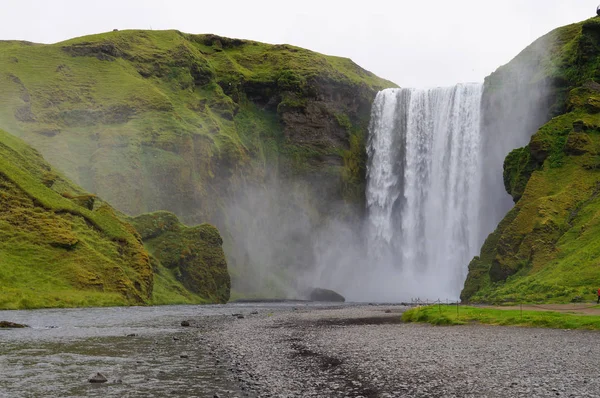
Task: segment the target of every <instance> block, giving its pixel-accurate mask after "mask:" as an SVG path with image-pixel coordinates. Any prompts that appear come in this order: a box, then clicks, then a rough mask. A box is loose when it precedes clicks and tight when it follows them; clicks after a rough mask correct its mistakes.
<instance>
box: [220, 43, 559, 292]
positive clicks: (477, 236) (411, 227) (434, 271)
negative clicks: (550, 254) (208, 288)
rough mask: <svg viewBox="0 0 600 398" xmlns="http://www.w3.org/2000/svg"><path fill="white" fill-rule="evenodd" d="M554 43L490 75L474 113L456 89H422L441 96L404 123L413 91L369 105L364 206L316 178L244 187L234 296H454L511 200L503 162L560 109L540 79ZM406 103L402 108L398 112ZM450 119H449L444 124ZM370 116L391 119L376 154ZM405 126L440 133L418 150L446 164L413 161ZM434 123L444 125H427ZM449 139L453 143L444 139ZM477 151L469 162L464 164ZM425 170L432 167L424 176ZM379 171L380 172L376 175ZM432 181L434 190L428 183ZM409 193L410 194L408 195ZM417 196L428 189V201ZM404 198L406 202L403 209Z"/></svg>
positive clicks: (233, 218) (235, 206)
mask: <svg viewBox="0 0 600 398" xmlns="http://www.w3.org/2000/svg"><path fill="white" fill-rule="evenodd" d="M551 43H552V35H551V34H550V35H547V36H545V37H543V38H541V39H540V40H538V41H536V42H535V43H534V44H532V45H531V46H529V47H528V48H527V49H525V50H524V51H523V52H522V53H521V54H519V55H518V56H517V57H516V58H515V59H514V60H513V61H512V62H511V63H510V64H508V65H506V66H503V67H501V68H499V69H498V70H497V71H496V72H494V73H493V74H492V75H491V76H489V77H487V78H486V82H485V85H484V86H483V87H484V90H483V93H480V94H479V96H480V97H479V98H480V99H474V100H473V101H476V102H471V105H469V106H470V107H471V109H472V111H464V109H463V110H460V109H462V107H464V105H460V106H458V107H457V106H454V105H452V104H451V103H450V101H454V98H455V96H456V95H458V94H457V93H454V94H452V95H450V94H449V93H450V92H449V91H447V89H430V90H424V91H417V93H420V92H421V93H428V94H426V95H428V96H431V97H430V99H428V100H427V101H434V100H435V101H438V102H439V101H441V102H440V103H439V104H438V105H437V106H438V108H439V109H438V110H436V111H434V112H433V114H432V116H431V117H432V119H431V120H428V119H418V118H417V119H414V118H413V119H414V120H413V119H409V116H408V113H409V109H410V108H411V107H413V108H414V105H407V104H408V103H409V102H410V96H411V95H415V94H414V93H415V91H414V90H405V91H403V92H400V91H398V94H395V93H394V94H393V96H396V98H395V99H394V101H398V105H395V103H394V104H393V105H392V106H391V107H388V108H387V110H386V111H385V112H383V111H382V110H381V109H380V110H377V109H376V108H377V106H381V104H380V103H379V105H378V102H377V100H376V102H375V104H374V108H373V112H372V116H371V117H372V120H371V127H370V130H369V141H370V142H369V149H368V152H369V168H370V171H369V175H368V177H367V192H366V195H367V197H366V204H365V205H363V206H364V207H363V208H362V209H357V208H356V207H352V206H350V207H349V205H348V204H347V203H344V202H342V201H340V200H339V195H338V196H337V199H336V195H335V192H327V188H326V187H325V186H324V185H323V184H321V183H317V182H315V181H312V182H311V181H307V180H297V181H292V180H289V179H284V178H281V177H274V178H272V180H270V181H268V182H266V183H265V184H264V185H262V186H260V187H256V186H255V187H254V188H252V189H246V190H244V194H243V195H241V196H238V197H236V198H235V200H233V201H231V202H230V203H229V204H228V206H227V210H226V211H225V213H226V214H229V221H228V228H229V230H228V232H229V233H230V234H231V237H232V241H233V242H235V246H239V247H237V248H235V249H233V250H234V252H235V253H233V255H232V257H231V260H232V261H231V263H232V264H242V266H241V267H239V266H235V267H234V268H235V271H234V274H235V275H234V278H233V280H234V289H236V290H237V291H238V292H240V293H241V294H242V295H251V296H252V295H259V296H260V295H264V294H267V295H272V296H278V297H286V298H301V299H302V298H306V295H307V292H308V291H310V290H311V289H312V288H314V287H321V288H327V289H333V290H335V291H337V292H339V293H341V294H342V295H344V296H345V297H346V299H347V300H350V301H359V302H365V301H368V302H402V301H410V300H411V299H413V298H421V299H431V300H436V299H442V300H445V299H451V300H454V299H458V297H459V295H460V291H461V290H462V287H463V284H464V281H465V278H466V275H467V271H468V264H469V262H470V261H471V259H472V258H473V257H474V256H476V255H478V253H479V250H480V248H481V245H482V244H483V242H484V241H485V239H486V237H487V236H488V235H489V234H490V233H491V232H493V231H494V230H495V228H496V227H497V225H498V223H499V222H500V221H501V220H502V218H503V217H504V216H505V215H506V213H507V212H508V211H509V210H510V209H511V207H512V206H513V205H514V203H513V200H512V198H511V196H510V195H509V194H508V193H507V192H506V190H505V187H504V181H503V163H504V159H505V157H506V156H507V155H508V153H509V152H510V151H511V150H513V149H516V148H519V147H522V146H525V145H527V144H528V142H529V140H530V137H531V135H533V134H534V133H535V132H536V131H537V129H538V128H539V127H540V126H541V125H542V124H544V123H545V122H547V121H548V120H549V119H550V118H551V117H552V115H553V112H556V111H559V109H557V107H560V101H558V99H557V94H556V92H557V91H556V84H555V82H553V81H551V80H550V79H548V78H544V77H543V76H544V74H543V71H544V68H545V67H546V62H547V59H548V54H549V45H550V44H551ZM540 76H541V78H540ZM457 87H469V86H465V85H459V86H457ZM444 90H446V91H444ZM453 90H454V89H453ZM386 91H390V90H386ZM393 91H394V90H391V92H393ZM459 91H460V90H459ZM407 93H409V94H407ZM410 93H413V94H410ZM442 93H445V94H442ZM380 94H381V93H380ZM424 95H425V94H424ZM464 95H466V94H464ZM440 96H442V97H444V96H445V97H444V98H442V99H440ZM378 98H379V96H378ZM390 98H392V97H389V98H388V101H390V100H391V99H390ZM402 101H408V102H407V103H406V104H404V105H402V104H401V102H402ZM457 101H458V100H457ZM429 106H433V105H429ZM452 109H455V111H452ZM412 111H413V112H414V111H415V109H412ZM386 112H387V114H386V115H384V114H383V113H386ZM448 112H450V113H448ZM452 112H457V113H456V114H452ZM460 112H466V113H464V114H462V113H460ZM473 112H477V113H480V115H481V116H480V118H479V117H478V118H476V119H472V121H471V122H469V121H467V120H462V118H465V117H467V115H471V116H469V117H473ZM446 113H447V115H446V116H445V117H446V119H443V120H439V119H440V117H441V116H440V115H442V114H446ZM373 118H380V119H382V120H383V121H382V123H383V124H386V123H387V126H384V127H383V128H384V130H385V129H387V130H388V132H387V133H389V134H390V136H389V137H387V138H385V139H383V142H382V143H380V147H379V148H377V149H376V150H375V149H374V148H373V142H372V141H373V140H374V139H376V137H375V138H374V135H376V134H379V133H378V132H377V131H376V130H377V128H378V127H377V126H376V124H377V123H376V120H373ZM386 118H387V121H386V120H385V119H386ZM434 119H435V120H437V121H435V120H434ZM411 123H412V124H414V126H412V127H411V128H413V129H415V132H414V134H416V135H415V137H416V139H417V140H420V141H422V140H423V139H425V140H426V141H427V140H430V139H431V140H434V138H425V137H428V136H429V133H430V130H432V129H438V130H440V131H438V132H437V133H435V134H438V135H440V137H441V138H439V139H441V141H440V144H434V143H433V141H432V143H431V145H433V146H432V147H431V148H430V149H427V150H425V152H423V154H422V156H424V157H425V158H427V157H428V156H432V153H428V152H429V151H434V147H435V148H437V149H435V150H436V151H439V152H436V153H435V154H433V157H432V158H431V159H433V160H435V159H445V160H444V162H445V163H442V164H440V166H438V168H437V169H436V168H435V167H432V166H426V165H427V164H429V163H428V162H431V161H432V160H423V159H425V158H423V159H420V158H419V157H416V158H414V159H413V160H411V159H412V158H411V156H413V155H415V153H416V152H415V151H417V150H418V147H411V146H410V145H409V141H410V140H409V139H408V138H407V137H408V136H409V135H410V134H409V130H408V129H409V127H407V124H411ZM432 123H433V124H432ZM435 123H437V124H438V125H439V127H433V126H434V125H435ZM461 123H462V124H464V125H463V126H462V127H460V125H461ZM451 125H452V126H451ZM453 126H454V127H453ZM446 135H447V136H446ZM467 135H472V140H473V141H468V140H467V141H464V139H463V140H462V141H456V137H466V136H467ZM453 136H454V138H452V137H453ZM419 137H420V138H419ZM436 139H437V138H436ZM452 139H454V140H455V142H454V143H450V141H448V140H452ZM419 145H421V144H419ZM436 145H437V147H436ZM420 150H424V149H420ZM377 151H379V152H377ZM382 151H383V152H390V151H391V152H393V153H392V154H384V155H385V156H388V157H390V158H389V159H388V160H387V162H389V165H387V166H385V165H383V166H382V165H381V164H379V165H378V164H375V163H376V162H375V163H374V158H375V157H377V156H381V154H382ZM473 151H476V152H477V154H476V156H475V157H473V159H472V160H471V161H465V160H464V159H466V158H465V156H467V155H469V154H470V152H473ZM461 153H462V154H461ZM452 154H454V155H452ZM457 154H458V155H457ZM451 155H452V156H454V157H455V158H456V160H455V161H452V160H451V159H450V157H451ZM456 156H458V157H456ZM469 156H470V155H469ZM413 157H414V156H413ZM421 161H425V163H423V166H418V167H421V168H417V169H414V170H409V167H413V166H410V165H411V164H414V162H421ZM411 162H413V163H411ZM453 162H459V163H453ZM425 166H426V167H432V168H431V169H430V170H428V171H426V172H424V171H423V170H424V169H422V167H425ZM378 167H379V168H381V167H384V168H385V170H384V171H382V172H383V175H380V176H379V177H376V176H375V174H376V173H375V172H374V170H375V169H377V168H378ZM452 168H454V169H453V170H454V171H451V169H452ZM419 170H421V171H419ZM446 170H448V173H449V174H445V173H446ZM415 173H416V174H417V177H416V179H415V177H414V175H415ZM419 173H421V174H419ZM461 173H462V174H461ZM271 175H277V174H276V173H273V174H271ZM411 176H412V177H411ZM376 178H383V181H380V185H381V187H382V188H381V189H383V191H382V192H380V193H379V195H382V196H381V197H379V198H370V197H369V195H371V196H372V195H373V192H370V190H371V191H372V190H373V186H374V184H376V183H377V181H375V179H376ZM411 178H413V179H412V180H411ZM436 179H437V181H438V182H437V183H435V181H434V180H436ZM430 180H431V181H434V182H428V181H430ZM448 181H450V182H448ZM452 181H455V182H452ZM430 183H435V184H438V185H437V187H438V188H435V186H432V188H423V187H424V186H425V185H427V184H430ZM410 184H413V186H414V187H413V188H410V186H409V185H410ZM448 184H450V185H452V186H453V188H452V187H450V188H451V189H450V188H449V185H448ZM410 189H416V191H415V192H416V193H415V194H416V195H417V196H415V197H414V198H413V199H411V195H412V194H411V191H410ZM424 189H428V190H430V191H431V193H429V194H424V192H425V191H424ZM423 195H425V196H423ZM411 200H412V201H413V202H414V204H413V205H412V207H411V206H408V205H407V203H408V202H410V201H411ZM376 202H379V203H378V204H377V203H376ZM421 202H422V203H421ZM429 218H430V219H431V220H430V221H427V220H428V219H429ZM437 219H439V220H440V222H438V221H437ZM374 223H375V224H377V223H379V224H381V225H383V224H385V227H384V229H385V231H383V232H382V229H381V228H382V227H381V225H378V227H377V228H374ZM382 223H383V224H382ZM378 228H379V229H378ZM386 228H387V229H386ZM428 231H429V232H428Z"/></svg>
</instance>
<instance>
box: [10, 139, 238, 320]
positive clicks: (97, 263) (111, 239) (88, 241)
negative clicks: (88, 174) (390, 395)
mask: <svg viewBox="0 0 600 398" xmlns="http://www.w3.org/2000/svg"><path fill="white" fill-rule="evenodd" d="M172 218H173V219H174V222H176V224H177V225H181V224H179V222H178V221H177V219H176V218H175V217H174V216H172ZM181 228H182V229H183V228H185V227H183V226H181ZM197 228H212V229H213V232H212V235H211V237H212V240H213V241H215V242H214V244H213V247H212V248H207V249H205V248H204V247H203V248H202V249H205V250H204V251H203V252H202V253H203V254H204V253H205V252H206V254H205V255H211V256H212V257H211V258H210V259H209V261H206V262H204V263H202V264H197V263H194V262H191V261H187V260H186V259H184V260H182V264H183V265H185V266H187V268H189V269H191V270H193V272H196V273H198V272H204V273H205V274H208V275H212V274H213V271H211V269H210V267H211V266H213V264H217V265H219V266H220V269H219V275H223V274H225V275H227V277H228V274H227V269H226V264H225V258H224V255H223V253H222V249H221V247H220V242H221V241H220V237H219V235H218V232H217V231H216V230H214V227H206V226H201V227H197ZM174 238H175V239H176V238H179V237H178V236H175V237H174ZM217 238H218V239H217ZM201 242H203V240H201V239H197V240H196V243H197V244H199V243H201ZM219 250H220V251H219ZM215 251H216V252H215ZM222 278H223V277H222ZM188 279H189V280H191V278H187V277H185V276H184V277H183V278H180V279H179V280H177V279H176V276H175V275H174V273H173V272H172V271H171V270H168V269H163V268H162V267H161V264H160V263H158V264H153V263H151V260H150V257H149V255H148V252H147V251H146V249H145V248H144V246H143V243H142V239H141V238H140V235H139V234H138V233H137V232H136V230H135V229H134V228H133V226H132V225H131V224H129V223H127V222H124V221H122V220H121V216H120V215H119V214H118V212H116V211H114V210H113V209H112V208H111V207H110V206H109V205H108V204H107V203H105V202H103V201H102V200H101V199H100V198H97V197H95V196H94V195H90V194H88V193H86V192H85V191H83V190H82V189H81V188H79V187H78V186H76V185H74V184H73V183H71V182H70V181H68V180H66V179H64V178H63V177H61V176H60V175H59V174H58V173H56V172H55V171H54V170H53V169H52V168H51V167H50V166H49V165H48V164H47V163H46V162H45V161H44V159H43V158H42V157H41V155H40V154H39V153H38V152H37V151H35V150H33V149H32V148H31V147H29V146H28V145H26V144H25V143H24V142H22V141H21V140H19V139H18V138H15V137H14V136H11V135H10V134H8V133H5V132H3V131H1V130H0V287H1V288H0V308H1V309H19V308H40V307H81V306H107V305H133V304H135V305H140V304H174V303H200V302H213V301H218V302H222V301H226V300H227V298H228V295H229V290H228V289H229V285H228V283H225V282H224V281H221V280H218V281H217V282H218V283H217V284H215V283H213V284H212V285H211V284H207V285H206V286H204V289H203V290H200V289H187V288H186V287H187V286H186V285H188V283H187V281H188ZM223 289H226V290H225V291H223ZM217 293H218V295H217Z"/></svg>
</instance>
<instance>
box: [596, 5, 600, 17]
mask: <svg viewBox="0 0 600 398" xmlns="http://www.w3.org/2000/svg"><path fill="white" fill-rule="evenodd" d="M596 14H598V16H599V17H600V6H598V8H596Z"/></svg>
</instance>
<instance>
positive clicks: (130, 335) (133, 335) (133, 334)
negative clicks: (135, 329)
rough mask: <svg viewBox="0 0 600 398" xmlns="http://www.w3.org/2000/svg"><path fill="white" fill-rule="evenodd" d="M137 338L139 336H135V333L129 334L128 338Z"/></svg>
mask: <svg viewBox="0 0 600 398" xmlns="http://www.w3.org/2000/svg"><path fill="white" fill-rule="evenodd" d="M136 336H137V334H135V333H129V334H128V335H127V337H136Z"/></svg>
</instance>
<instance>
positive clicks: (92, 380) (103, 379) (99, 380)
mask: <svg viewBox="0 0 600 398" xmlns="http://www.w3.org/2000/svg"><path fill="white" fill-rule="evenodd" d="M88 381H89V382H90V383H106V382H107V381H108V379H107V378H106V377H105V376H104V375H103V374H102V373H100V372H98V373H96V374H95V375H94V376H92V377H90V378H89V379H88Z"/></svg>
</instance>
